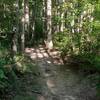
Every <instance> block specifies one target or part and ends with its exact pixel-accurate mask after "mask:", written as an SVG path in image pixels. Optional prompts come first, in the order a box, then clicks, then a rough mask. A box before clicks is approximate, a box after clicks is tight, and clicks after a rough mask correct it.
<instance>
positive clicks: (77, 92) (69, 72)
mask: <svg viewBox="0 0 100 100" xmlns="http://www.w3.org/2000/svg"><path fill="white" fill-rule="evenodd" d="M26 53H27V54H28V55H29V56H30V57H31V59H33V60H34V61H35V63H37V65H38V67H39V69H40V71H39V72H40V76H39V77H40V79H39V82H40V83H41V85H42V89H41V92H42V93H41V94H40V95H38V97H37V100H97V98H96V86H95V85H96V84H95V83H96V79H95V78H96V74H93V75H90V76H85V75H84V73H82V72H80V71H78V70H73V69H71V68H70V66H67V65H66V66H65V65H63V64H62V61H61V60H60V58H59V52H58V51H52V52H50V53H47V52H46V50H45V49H44V48H42V47H40V48H36V49H32V48H27V49H26Z"/></svg>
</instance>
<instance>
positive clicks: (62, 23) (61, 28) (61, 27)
mask: <svg viewBox="0 0 100 100" xmlns="http://www.w3.org/2000/svg"><path fill="white" fill-rule="evenodd" d="M64 2H65V0H62V3H63V4H64ZM63 7H64V6H63ZM60 13H61V25H60V31H61V32H63V31H64V15H65V13H64V11H63V12H60Z"/></svg>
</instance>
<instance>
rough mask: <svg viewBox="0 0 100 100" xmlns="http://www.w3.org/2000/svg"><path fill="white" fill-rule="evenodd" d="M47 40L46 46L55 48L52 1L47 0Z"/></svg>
mask: <svg viewBox="0 0 100 100" xmlns="http://www.w3.org/2000/svg"><path fill="white" fill-rule="evenodd" d="M46 3H47V41H46V47H47V48H48V49H52V48H53V42H52V21H51V19H52V18H51V17H52V11H51V10H52V1H51V0H47V2H46Z"/></svg>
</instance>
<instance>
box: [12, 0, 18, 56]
mask: <svg viewBox="0 0 100 100" xmlns="http://www.w3.org/2000/svg"><path fill="white" fill-rule="evenodd" d="M15 23H16V27H13V39H12V42H13V45H12V49H13V55H15V54H16V53H17V52H18V32H19V0H16V21H15Z"/></svg>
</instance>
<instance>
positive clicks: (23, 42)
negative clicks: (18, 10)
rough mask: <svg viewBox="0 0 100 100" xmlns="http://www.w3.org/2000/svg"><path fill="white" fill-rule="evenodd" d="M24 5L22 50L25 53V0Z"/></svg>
mask: <svg viewBox="0 0 100 100" xmlns="http://www.w3.org/2000/svg"><path fill="white" fill-rule="evenodd" d="M22 6H23V16H22V34H21V52H22V53H24V49H25V15H24V11H25V7H24V6H25V5H24V0H23V3H22Z"/></svg>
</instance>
